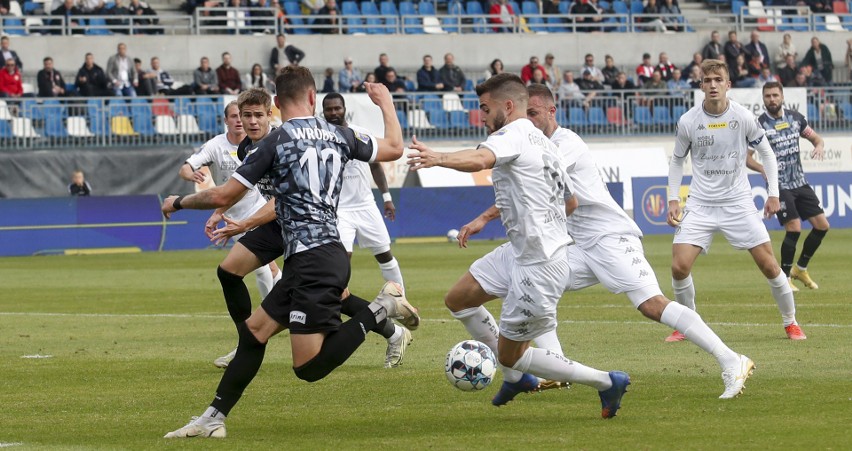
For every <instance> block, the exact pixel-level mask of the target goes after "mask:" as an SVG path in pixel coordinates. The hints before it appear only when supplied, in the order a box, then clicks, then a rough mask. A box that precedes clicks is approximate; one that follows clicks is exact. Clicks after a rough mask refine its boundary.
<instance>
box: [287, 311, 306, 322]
mask: <svg viewBox="0 0 852 451" xmlns="http://www.w3.org/2000/svg"><path fill="white" fill-rule="evenodd" d="M306 319H307V315H306V314H305V312H300V311H298V310H293V311H291V312H290V322H291V323H302V324H305V320H306Z"/></svg>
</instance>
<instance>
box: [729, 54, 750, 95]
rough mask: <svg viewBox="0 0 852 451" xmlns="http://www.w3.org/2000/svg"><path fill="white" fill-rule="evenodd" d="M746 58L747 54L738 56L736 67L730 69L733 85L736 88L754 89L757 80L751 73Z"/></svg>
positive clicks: (735, 62)
mask: <svg viewBox="0 0 852 451" xmlns="http://www.w3.org/2000/svg"><path fill="white" fill-rule="evenodd" d="M745 58H746V55H745V53H740V54H739V55H737V59H736V60H735V61H734V65H733V66H731V67H730V68H729V69H728V70H729V71H730V74H731V85H733V87H735V88H753V87H754V84H755V83H757V80H756V79H755V78H753V77H752V76H751V74H750V72H749V69H748V63H746V59H745Z"/></svg>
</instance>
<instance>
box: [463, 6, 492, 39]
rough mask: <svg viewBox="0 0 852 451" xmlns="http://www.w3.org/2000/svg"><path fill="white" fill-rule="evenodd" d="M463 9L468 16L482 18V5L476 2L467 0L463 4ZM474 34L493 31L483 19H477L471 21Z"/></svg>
mask: <svg viewBox="0 0 852 451" xmlns="http://www.w3.org/2000/svg"><path fill="white" fill-rule="evenodd" d="M465 8H466V9H467V13H468V14H469V15H475V16H484V15H485V13H484V12H483V11H482V4H481V3H479V2H478V1H476V0H469V1H468V2H467V3H465ZM473 23H474V27H473V31H474V33H493V32H494V30H492V29H491V26H489V25H488V22H487V21H486V20H485V17H477V18H475V19H473Z"/></svg>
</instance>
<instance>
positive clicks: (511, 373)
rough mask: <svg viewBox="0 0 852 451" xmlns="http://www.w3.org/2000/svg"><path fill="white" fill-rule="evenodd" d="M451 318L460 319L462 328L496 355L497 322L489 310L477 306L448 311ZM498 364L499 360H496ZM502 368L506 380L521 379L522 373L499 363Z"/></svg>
mask: <svg viewBox="0 0 852 451" xmlns="http://www.w3.org/2000/svg"><path fill="white" fill-rule="evenodd" d="M450 314H451V315H453V318H455V319H457V320H459V321H461V323H462V324H464V328H465V329H467V332H468V333H469V334H470V336H471V337H473V339H474V340H477V341H481V342H483V343H485V344H486V345H487V346H488V347H489V348H491V351H492V352H494V357H497V336H498V335H499V332H498V330H499V329H497V322H496V321H494V317H493V316H491V312H489V311H488V310H486V309H485V307H482V306H479V307H474V308H469V309H464V310H460V311H458V312H450ZM498 365H499V362H498ZM500 368H502V369H503V380H504V381H506V382H518V381H519V380H521V377H522V376H523V373H522V372H520V371H515V370H513V369H511V368H506V367H504V366H502V365H500Z"/></svg>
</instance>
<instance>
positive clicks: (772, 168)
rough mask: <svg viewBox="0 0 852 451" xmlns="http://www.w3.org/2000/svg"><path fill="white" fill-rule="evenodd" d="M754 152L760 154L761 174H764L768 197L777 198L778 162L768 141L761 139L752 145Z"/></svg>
mask: <svg viewBox="0 0 852 451" xmlns="http://www.w3.org/2000/svg"><path fill="white" fill-rule="evenodd" d="M752 147H754V150H756V151H757V153H759V154H760V161H761V162H763V172H764V173H765V174H766V191H767V193H768V194H769V197H778V160H777V159H776V158H775V152H773V151H772V146H770V145H769V141H767V140H765V139H761V140H760V141H759V142H758V143H757V144H752Z"/></svg>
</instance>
